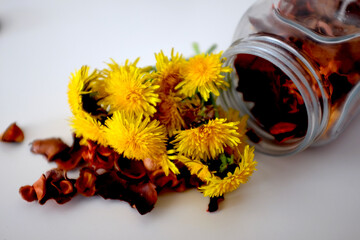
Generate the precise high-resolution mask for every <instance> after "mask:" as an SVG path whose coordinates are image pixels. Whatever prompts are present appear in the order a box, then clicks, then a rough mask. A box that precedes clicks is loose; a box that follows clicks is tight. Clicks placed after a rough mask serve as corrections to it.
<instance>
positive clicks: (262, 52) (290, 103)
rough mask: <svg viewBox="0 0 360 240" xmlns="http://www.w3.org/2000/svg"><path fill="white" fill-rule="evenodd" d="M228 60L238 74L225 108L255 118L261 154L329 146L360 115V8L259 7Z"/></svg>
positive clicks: (299, 0)
mask: <svg viewBox="0 0 360 240" xmlns="http://www.w3.org/2000/svg"><path fill="white" fill-rule="evenodd" d="M223 56H224V57H226V58H227V62H226V63H225V64H227V65H229V66H232V68H233V71H232V73H231V74H230V78H229V79H230V85H231V87H230V90H228V91H224V92H223V93H222V95H221V97H220V99H219V101H220V103H221V104H222V105H223V106H225V107H231V108H234V109H237V110H240V113H241V114H242V115H245V114H247V115H249V121H248V125H249V128H250V131H249V132H248V137H249V140H250V141H251V142H252V143H253V144H255V145H256V147H257V150H259V151H261V152H263V153H266V154H270V155H278V156H279V155H289V154H294V153H297V152H299V151H302V150H304V149H305V148H307V147H309V146H310V145H320V144H325V143H327V142H329V141H331V140H333V139H335V138H336V137H337V136H338V135H339V133H341V132H342V130H343V129H344V128H345V127H346V125H347V124H348V123H349V121H350V120H351V119H352V118H353V117H354V116H355V115H356V114H357V113H358V112H359V110H360V1H359V0H358V1H353V0H352V1H346V0H342V1H340V0H273V1H271V0H262V1H257V2H256V3H255V4H254V5H253V6H252V7H251V8H250V9H249V10H248V11H247V12H246V13H245V15H244V16H243V17H242V18H241V20H240V22H239V24H238V26H237V29H236V31H235V36H234V42H233V44H232V45H231V46H230V47H229V49H227V50H226V51H225V52H224V54H223Z"/></svg>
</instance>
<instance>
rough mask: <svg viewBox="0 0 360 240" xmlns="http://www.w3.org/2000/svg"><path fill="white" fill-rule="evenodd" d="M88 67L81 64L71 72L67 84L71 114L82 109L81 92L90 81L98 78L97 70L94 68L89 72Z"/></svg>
mask: <svg viewBox="0 0 360 240" xmlns="http://www.w3.org/2000/svg"><path fill="white" fill-rule="evenodd" d="M89 70H90V68H89V67H88V66H82V67H81V69H80V70H78V71H76V72H75V73H72V74H71V77H70V81H69V85H68V92H67V95H68V102H69V105H70V109H71V111H72V113H73V114H77V112H78V111H81V110H82V97H81V94H83V93H86V90H87V88H88V85H89V83H90V82H92V81H93V80H95V79H97V78H98V72H97V71H96V70H95V71H93V72H92V73H91V74H89Z"/></svg>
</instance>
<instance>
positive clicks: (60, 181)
mask: <svg viewBox="0 0 360 240" xmlns="http://www.w3.org/2000/svg"><path fill="white" fill-rule="evenodd" d="M74 184H75V180H73V179H68V178H67V176H66V172H64V171H63V170H60V169H52V170H50V171H47V172H46V173H45V174H43V175H41V177H40V178H39V179H38V180H37V181H36V182H35V183H34V184H33V185H32V186H28V185H27V186H23V187H21V188H20V190H19V192H20V194H21V196H22V197H23V198H24V199H25V200H27V201H30V200H31V201H34V200H38V202H39V203H40V204H44V203H45V202H46V201H47V200H49V199H54V200H55V201H56V202H57V203H58V204H64V203H66V202H68V201H70V200H71V199H72V197H73V196H74V195H75V194H76V188H75V187H74ZM34 192H35V195H34Z"/></svg>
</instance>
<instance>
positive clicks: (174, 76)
mask: <svg viewBox="0 0 360 240" xmlns="http://www.w3.org/2000/svg"><path fill="white" fill-rule="evenodd" d="M155 59H156V72H154V73H153V74H152V78H153V79H154V81H155V82H156V83H157V84H159V85H160V89H159V91H160V92H163V93H168V92H169V91H174V88H175V86H176V85H178V84H179V83H180V82H181V81H182V77H181V73H180V72H181V70H182V67H183V66H184V63H185V59H184V58H183V57H182V56H181V55H179V53H176V54H175V53H174V49H172V50H171V59H169V58H168V57H167V56H165V55H164V53H163V51H161V52H160V53H158V54H155Z"/></svg>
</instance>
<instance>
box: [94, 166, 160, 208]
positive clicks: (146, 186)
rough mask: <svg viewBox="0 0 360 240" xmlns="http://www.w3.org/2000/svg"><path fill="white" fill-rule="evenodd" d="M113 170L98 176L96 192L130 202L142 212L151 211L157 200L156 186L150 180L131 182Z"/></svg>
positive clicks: (106, 197)
mask: <svg viewBox="0 0 360 240" xmlns="http://www.w3.org/2000/svg"><path fill="white" fill-rule="evenodd" d="M122 176H123V175H121V174H119V172H117V171H115V170H112V171H108V172H105V173H104V174H101V175H99V176H98V177H97V180H96V192H97V194H99V195H100V196H102V197H103V198H105V199H118V200H122V201H126V202H128V203H129V204H130V205H131V206H132V207H134V208H136V209H137V210H138V212H139V213H140V214H142V215H143V214H145V213H148V212H150V211H151V210H152V209H153V208H154V205H155V203H156V201H157V192H156V189H155V188H156V187H155V185H154V184H153V183H151V182H149V181H146V180H144V181H142V182H137V181H136V182H131V181H129V180H127V179H124V178H123V177H122Z"/></svg>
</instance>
